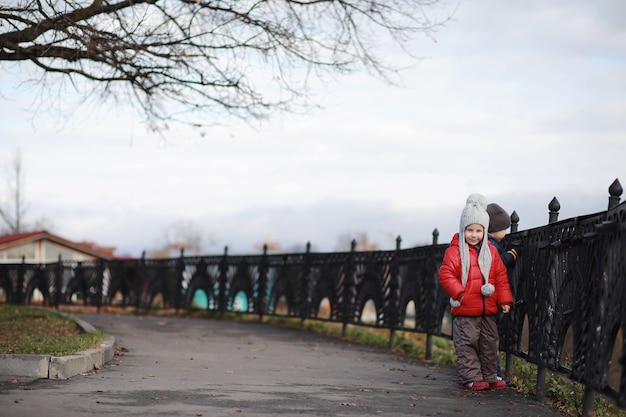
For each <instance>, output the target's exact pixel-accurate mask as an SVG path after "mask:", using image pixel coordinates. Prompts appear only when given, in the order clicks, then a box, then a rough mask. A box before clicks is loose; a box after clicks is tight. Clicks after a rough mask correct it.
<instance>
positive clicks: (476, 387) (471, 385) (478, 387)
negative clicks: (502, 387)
mask: <svg viewBox="0 0 626 417" xmlns="http://www.w3.org/2000/svg"><path fill="white" fill-rule="evenodd" d="M463 389H466V390H470V391H482V390H485V389H489V384H488V383H487V382H485V381H474V382H468V383H467V384H465V385H463Z"/></svg>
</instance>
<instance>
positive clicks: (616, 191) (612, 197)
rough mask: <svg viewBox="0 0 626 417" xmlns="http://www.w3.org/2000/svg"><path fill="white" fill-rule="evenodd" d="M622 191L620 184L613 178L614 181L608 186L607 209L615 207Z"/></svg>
mask: <svg viewBox="0 0 626 417" xmlns="http://www.w3.org/2000/svg"><path fill="white" fill-rule="evenodd" d="M623 191H624V190H622V184H620V183H619V180H618V179H617V178H615V181H613V184H611V186H610V187H609V210H611V209H613V208H615V207H617V205H618V204H619V200H620V196H621V195H622V192H623Z"/></svg>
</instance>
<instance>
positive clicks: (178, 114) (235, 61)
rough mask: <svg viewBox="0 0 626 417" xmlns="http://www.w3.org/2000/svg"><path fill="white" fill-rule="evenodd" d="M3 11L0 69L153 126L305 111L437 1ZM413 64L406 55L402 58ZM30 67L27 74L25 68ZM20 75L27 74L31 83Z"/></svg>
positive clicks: (177, 0) (242, 1)
mask: <svg viewBox="0 0 626 417" xmlns="http://www.w3.org/2000/svg"><path fill="white" fill-rule="evenodd" d="M9 3H10V4H8V5H7V3H6V2H3V3H2V4H1V5H0V62H2V61H4V63H5V64H7V63H8V62H18V63H26V62H27V63H30V64H34V66H35V67H32V66H30V67H29V68H33V69H36V71H34V72H31V76H32V79H31V80H30V81H35V82H36V83H37V84H38V85H40V86H42V87H43V88H44V89H46V88H48V89H52V88H53V87H57V88H59V90H60V91H59V93H62V92H63V89H64V88H65V86H71V87H72V88H75V89H77V90H78V92H79V93H81V94H83V95H84V96H83V97H84V99H85V100H87V99H88V98H90V97H94V96H93V95H92V94H95V98H98V99H99V100H101V99H103V98H104V99H113V100H115V99H120V100H124V101H125V100H127V99H129V100H130V102H131V104H133V105H134V106H135V107H136V108H137V109H138V110H139V111H140V112H141V113H142V114H143V115H144V116H145V118H146V121H147V122H148V124H149V126H150V127H152V128H162V127H166V126H167V123H168V122H171V121H177V122H183V123H190V124H196V125H203V124H210V123H213V122H216V121H219V120H220V119H222V118H223V116H225V115H226V116H238V117H241V118H244V119H246V120H254V119H261V118H264V117H266V116H268V115H270V114H271V113H272V112H274V111H277V110H278V111H295V110H298V109H302V108H303V107H305V108H306V107H308V106H310V105H311V104H312V103H311V102H310V100H309V99H310V87H311V84H310V82H311V81H312V80H313V79H318V80H320V79H321V80H322V81H324V80H323V79H324V75H329V74H337V73H348V72H351V71H356V70H366V71H368V72H370V73H372V74H375V75H377V76H381V77H383V78H384V79H386V80H389V81H391V80H392V79H393V76H394V74H395V71H396V68H394V67H393V66H392V65H388V64H387V63H386V62H384V61H383V60H382V59H380V57H379V55H378V53H377V52H380V51H385V52H389V49H388V48H389V47H390V45H395V46H399V47H401V48H402V50H403V51H404V52H405V53H406V54H408V55H409V56H411V54H410V53H409V51H408V48H407V46H408V45H409V43H410V41H411V40H412V39H413V38H414V35H415V34H417V33H422V34H426V35H431V34H432V33H433V32H434V31H436V29H437V28H439V27H440V26H441V25H442V24H443V23H444V21H445V20H446V19H447V18H445V17H444V18H442V19H436V20H434V21H433V20H432V19H430V18H429V17H428V16H427V14H428V13H429V12H432V13H433V14H434V13H435V12H436V10H435V6H437V5H438V4H439V1H438V0H380V1H376V0H274V1H263V0H167V1H166V0H132V1H131V0H93V1H92V2H91V4H89V3H88V2H86V1H84V0H20V1H16V2H9ZM404 56H407V55H404ZM24 69H26V68H24ZM24 73H26V71H22V68H21V67H20V72H19V74H20V75H21V74H24Z"/></svg>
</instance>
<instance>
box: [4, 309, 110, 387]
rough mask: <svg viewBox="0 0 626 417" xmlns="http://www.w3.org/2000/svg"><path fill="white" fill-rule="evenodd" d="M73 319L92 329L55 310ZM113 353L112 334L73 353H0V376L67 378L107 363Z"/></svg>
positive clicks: (84, 324)
mask: <svg viewBox="0 0 626 417" xmlns="http://www.w3.org/2000/svg"><path fill="white" fill-rule="evenodd" d="M57 313H58V314H61V315H63V316H65V317H68V318H70V319H71V320H73V321H75V322H76V324H77V325H78V327H80V328H81V329H82V330H83V331H85V332H93V331H95V330H96V329H95V327H93V326H92V325H91V324H89V323H87V322H85V321H84V320H81V319H78V318H76V317H73V316H71V315H69V314H66V313H62V312H57ZM114 355H115V337H113V336H108V335H107V337H106V339H105V340H104V342H103V343H102V344H101V345H100V347H99V348H96V349H88V350H84V351H82V352H78V353H76V354H74V355H67V356H51V355H11V354H3V355H0V377H2V378H3V379H5V378H6V377H11V378H16V379H23V378H26V379H41V378H43V379H68V378H71V377H73V376H75V375H78V374H82V373H85V372H89V371H92V370H94V368H98V367H99V366H102V365H104V364H105V363H107V362H110V361H111V360H112V359H113V356H114Z"/></svg>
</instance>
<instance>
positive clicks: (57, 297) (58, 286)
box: [54, 254, 63, 310]
mask: <svg viewBox="0 0 626 417" xmlns="http://www.w3.org/2000/svg"><path fill="white" fill-rule="evenodd" d="M62 276H63V266H62V265H61V254H59V262H58V263H57V267H56V270H55V275H54V288H55V290H56V291H55V293H54V305H55V307H56V309H57V310H58V309H59V304H61V301H62V298H61V297H63V288H62V286H63V282H62V281H61V278H62Z"/></svg>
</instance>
